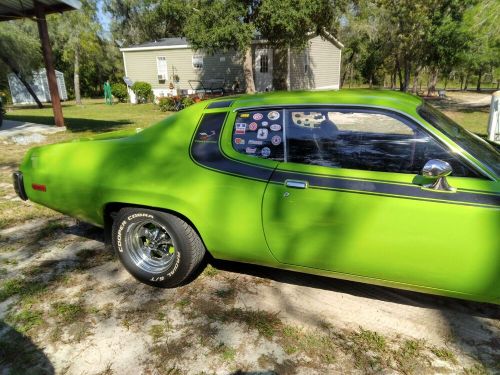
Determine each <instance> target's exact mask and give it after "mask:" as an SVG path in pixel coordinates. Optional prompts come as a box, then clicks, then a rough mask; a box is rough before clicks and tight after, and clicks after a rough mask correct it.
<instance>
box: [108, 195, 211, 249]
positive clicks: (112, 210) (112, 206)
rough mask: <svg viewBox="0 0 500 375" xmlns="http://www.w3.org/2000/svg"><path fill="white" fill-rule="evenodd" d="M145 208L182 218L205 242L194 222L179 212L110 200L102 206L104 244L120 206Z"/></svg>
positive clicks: (109, 240) (109, 241)
mask: <svg viewBox="0 0 500 375" xmlns="http://www.w3.org/2000/svg"><path fill="white" fill-rule="evenodd" d="M126 207H129V208H147V209H149V210H155V211H161V212H166V213H169V214H171V215H174V216H177V217H178V218H179V219H181V220H184V221H185V222H186V223H188V224H189V225H190V226H191V227H192V228H193V229H194V230H195V232H196V233H197V234H198V236H199V237H200V238H201V241H202V242H203V245H205V242H204V241H203V237H202V236H201V234H200V232H199V231H198V228H196V226H195V225H194V223H193V222H192V221H191V220H190V219H189V218H188V217H186V216H184V215H183V214H181V213H180V212H177V211H173V210H169V209H167V208H161V207H152V206H145V205H141V204H131V203H122V202H112V203H107V204H106V205H105V206H104V210H103V214H104V238H105V242H106V244H111V229H112V228H113V221H114V217H115V216H116V214H117V213H118V211H120V210H121V209H122V208H126ZM205 249H206V251H207V252H208V249H207V247H206V246H205Z"/></svg>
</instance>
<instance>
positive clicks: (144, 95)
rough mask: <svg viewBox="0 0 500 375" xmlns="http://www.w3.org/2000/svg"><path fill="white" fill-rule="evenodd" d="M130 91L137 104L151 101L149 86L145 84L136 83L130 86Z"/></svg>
mask: <svg viewBox="0 0 500 375" xmlns="http://www.w3.org/2000/svg"><path fill="white" fill-rule="evenodd" d="M132 91H133V92H134V93H135V95H136V97H137V103H147V102H150V101H152V100H153V91H152V90H151V85H150V84H149V83H147V82H136V83H134V84H133V85H132Z"/></svg>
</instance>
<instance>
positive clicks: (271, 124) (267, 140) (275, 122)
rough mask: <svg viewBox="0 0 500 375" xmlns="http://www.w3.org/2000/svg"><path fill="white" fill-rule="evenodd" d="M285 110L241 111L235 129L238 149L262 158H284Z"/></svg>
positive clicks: (235, 145)
mask: <svg viewBox="0 0 500 375" xmlns="http://www.w3.org/2000/svg"><path fill="white" fill-rule="evenodd" d="M283 133H284V131H283V110H282V109H279V110H265V111H249V112H239V113H238V115H237V117H236V122H235V124H234V129H233V147H234V149H235V150H236V151H238V152H240V153H242V154H246V155H250V156H255V157H260V158H265V159H273V160H279V161H282V160H283V156H284V151H283V150H284V141H283Z"/></svg>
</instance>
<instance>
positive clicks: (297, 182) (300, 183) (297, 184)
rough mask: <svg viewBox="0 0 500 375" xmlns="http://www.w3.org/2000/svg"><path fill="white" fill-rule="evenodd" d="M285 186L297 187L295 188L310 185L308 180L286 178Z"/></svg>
mask: <svg viewBox="0 0 500 375" xmlns="http://www.w3.org/2000/svg"><path fill="white" fill-rule="evenodd" d="M285 186H287V187H291V188H295V189H305V188H307V187H308V186H309V184H308V183H307V181H302V180H286V181H285Z"/></svg>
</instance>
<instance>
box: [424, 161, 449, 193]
mask: <svg viewBox="0 0 500 375" xmlns="http://www.w3.org/2000/svg"><path fill="white" fill-rule="evenodd" d="M451 172H453V169H452V168H451V165H450V164H448V163H447V162H445V161H443V160H439V159H432V160H429V161H428V162H427V163H425V165H424V167H423V168H422V176H424V177H426V178H431V179H433V180H435V181H434V182H433V183H431V184H427V185H424V186H423V187H424V188H426V189H429V190H436V191H448V192H454V191H456V189H455V188H452V187H451V186H450V185H448V181H447V180H446V176H449V175H450V174H451Z"/></svg>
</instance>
